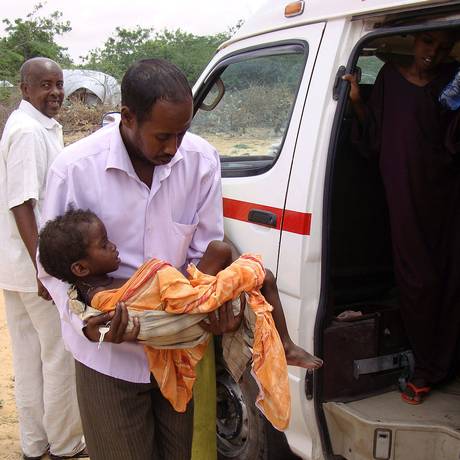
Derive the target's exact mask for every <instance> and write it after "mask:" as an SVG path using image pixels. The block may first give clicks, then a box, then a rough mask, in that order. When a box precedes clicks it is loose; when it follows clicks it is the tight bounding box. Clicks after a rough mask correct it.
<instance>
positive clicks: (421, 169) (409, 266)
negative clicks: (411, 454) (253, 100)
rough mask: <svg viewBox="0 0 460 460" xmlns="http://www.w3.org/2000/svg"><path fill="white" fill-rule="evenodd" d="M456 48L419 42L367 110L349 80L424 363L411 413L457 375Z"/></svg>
mask: <svg viewBox="0 0 460 460" xmlns="http://www.w3.org/2000/svg"><path fill="white" fill-rule="evenodd" d="M453 45H454V38H453V34H452V32H449V31H426V32H422V33H420V34H417V35H416V36H415V41H414V56H413V60H412V62H411V63H410V64H409V65H408V66H400V65H397V64H394V63H387V64H385V65H384V66H383V68H382V69H381V71H380V73H379V75H378V77H377V79H376V82H375V85H374V88H373V91H372V94H371V97H370V100H369V102H368V103H367V104H364V103H363V101H362V100H361V97H360V92H359V86H358V82H357V80H356V77H355V76H354V75H346V76H345V77H344V79H345V80H347V81H349V82H350V84H351V89H350V99H351V102H352V105H353V108H354V110H355V113H356V115H357V118H358V121H359V126H357V130H356V131H359V133H356V134H357V139H358V142H359V144H360V148H361V150H362V151H363V152H365V154H367V155H368V156H374V157H375V158H377V160H378V162H379V168H380V173H381V175H382V179H383V183H384V187H385V193H386V198H387V202H388V208H389V215H390V226H391V238H392V246H393V257H394V266H395V275H396V280H397V284H398V287H399V291H400V305H401V312H402V316H403V320H404V324H405V328H406V331H407V334H408V337H409V340H410V343H411V346H412V349H413V351H414V355H415V372H414V375H413V377H412V379H411V381H410V382H409V383H408V385H407V388H406V390H405V391H404V393H403V394H402V397H403V399H404V400H405V401H406V402H408V403H411V404H418V403H420V402H421V401H422V399H423V397H424V396H425V395H426V394H428V392H429V391H430V388H431V385H433V384H435V383H438V382H440V381H442V380H444V379H445V378H446V377H447V376H448V375H449V372H450V371H451V369H452V367H453V363H454V355H455V350H456V344H457V340H458V337H459V331H460V180H459V179H460V164H459V162H458V161H459V160H458V159H457V158H456V155H458V152H459V151H460V143H459V141H460V135H459V134H460V131H459V129H460V120H459V117H460V115H459V113H458V112H452V111H448V110H445V109H443V108H442V107H441V104H440V103H439V102H438V97H439V94H440V93H441V91H442V89H443V88H444V87H445V86H446V84H447V83H448V82H449V81H450V80H451V79H452V78H453V76H454V74H455V72H456V70H457V68H458V63H451V64H446V63H444V61H445V60H446V58H447V56H448V55H449V53H450V51H451V50H452V47H453Z"/></svg>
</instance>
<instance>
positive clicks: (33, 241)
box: [11, 200, 51, 300]
mask: <svg viewBox="0 0 460 460" xmlns="http://www.w3.org/2000/svg"><path fill="white" fill-rule="evenodd" d="M11 212H12V213H13V216H14V219H15V221H16V225H17V227H18V231H19V235H20V236H21V238H22V241H23V242H24V245H25V247H26V249H27V252H28V253H29V256H30V259H31V260H32V263H33V264H34V267H35V270H37V261H36V256H37V245H38V229H37V221H36V220H35V214H34V207H33V200H27V201H26V202H24V203H22V204H20V205H18V206H14V207H13V208H11ZM37 289H38V295H39V296H40V297H43V298H44V299H45V300H51V296H50V295H49V293H48V291H47V290H46V288H45V287H44V286H43V284H42V283H41V281H40V280H39V279H38V278H37Z"/></svg>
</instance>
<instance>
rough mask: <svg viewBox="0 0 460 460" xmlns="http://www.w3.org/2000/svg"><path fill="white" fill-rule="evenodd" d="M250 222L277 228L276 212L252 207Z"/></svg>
mask: <svg viewBox="0 0 460 460" xmlns="http://www.w3.org/2000/svg"><path fill="white" fill-rule="evenodd" d="M248 222H254V223H255V224H261V225H267V226H269V227H274V228H276V214H274V213H273V212H270V211H264V210H262V209H251V210H250V211H249V213H248Z"/></svg>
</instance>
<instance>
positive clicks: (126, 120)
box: [120, 105, 136, 128]
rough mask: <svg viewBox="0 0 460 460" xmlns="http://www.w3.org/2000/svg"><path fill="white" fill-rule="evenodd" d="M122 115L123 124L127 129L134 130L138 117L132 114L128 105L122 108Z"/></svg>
mask: <svg viewBox="0 0 460 460" xmlns="http://www.w3.org/2000/svg"><path fill="white" fill-rule="evenodd" d="M120 113H121V123H122V124H123V125H124V126H126V127H127V128H132V127H133V126H134V123H135V121H136V115H135V114H134V113H133V112H131V110H130V109H129V107H127V106H126V105H123V106H122V107H121V111H120Z"/></svg>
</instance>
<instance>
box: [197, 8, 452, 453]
mask: <svg viewBox="0 0 460 460" xmlns="http://www.w3.org/2000/svg"><path fill="white" fill-rule="evenodd" d="M456 27H459V28H460V1H428V0H425V1H423V0H418V1H409V0H305V1H294V2H290V1H289V0H269V1H268V2H267V3H266V4H265V5H263V6H262V7H261V8H260V9H259V10H258V11H257V12H256V13H255V14H254V15H253V16H252V17H251V18H250V19H249V20H248V21H247V22H246V23H244V25H243V26H242V27H241V28H240V29H239V30H238V31H237V33H236V35H235V36H234V37H232V38H231V39H230V40H229V41H227V42H226V43H224V44H223V45H222V46H221V47H220V49H219V50H218V52H217V53H216V54H215V56H214V57H213V59H212V60H211V61H210V63H209V64H208V66H207V67H206V69H205V70H204V72H203V74H202V75H201V77H200V78H199V79H198V81H197V83H196V85H195V86H194V100H195V110H196V114H195V117H194V122H193V125H192V128H191V131H192V132H194V133H197V134H200V135H201V136H203V137H204V138H206V139H208V140H209V141H210V142H211V143H212V144H214V145H215V146H216V148H217V149H218V150H219V153H220V158H221V166H222V184H223V196H224V216H225V232H226V235H227V236H228V238H229V239H230V240H232V241H233V243H234V244H235V246H236V247H237V248H238V250H239V251H240V252H255V253H258V254H261V255H262V257H263V260H264V264H265V265H266V266H267V267H268V268H270V269H271V270H272V271H273V272H274V273H275V274H276V276H277V283H278V287H279V290H280V295H281V300H282V303H283V308H284V312H285V315H286V319H287V324H288V328H289V331H290V334H291V336H292V338H293V340H294V341H295V342H296V343H298V344H299V345H300V346H302V347H304V348H305V349H307V350H309V351H311V352H313V353H315V354H316V355H317V356H319V357H321V358H323V359H324V362H325V365H324V367H323V369H321V370H319V371H315V372H314V373H307V372H306V371H305V370H303V369H300V368H295V367H289V380H290V389H291V398H292V417H291V421H290V425H289V428H288V429H287V430H286V432H284V433H280V432H277V431H276V430H274V429H273V428H272V427H271V426H270V425H269V424H268V423H267V422H266V421H265V420H264V418H263V417H262V416H261V415H260V414H259V413H258V411H257V410H256V409H255V407H254V398H255V395H256V394H257V388H256V387H255V386H254V382H253V381H252V379H251V377H250V374H249V372H248V373H247V374H245V375H244V376H243V379H242V380H241V381H240V382H238V383H235V382H233V381H232V379H231V378H230V377H229V376H228V375H227V374H226V372H225V370H224V369H223V368H222V369H220V371H219V376H218V407H217V431H218V449H219V458H221V459H247V460H257V459H275V458H276V459H289V458H302V459H315V460H316V459H318V460H319V459H336V460H338V459H347V460H369V459H378V460H458V459H460V387H456V386H455V383H453V384H451V385H447V386H446V387H445V388H439V389H435V390H434V391H432V393H431V394H430V397H429V398H427V399H426V401H425V402H424V403H423V404H421V405H419V406H411V405H408V404H405V403H404V402H402V401H401V397H400V394H399V391H398V387H399V386H402V385H404V382H405V381H406V378H407V376H408V375H409V374H410V371H411V367H412V366H413V355H412V351H411V349H410V346H409V344H408V341H407V337H406V335H405V333H404V328H403V325H402V322H401V315H400V311H399V304H398V292H397V288H396V285H395V280H394V271H393V263H392V251H391V241H390V233H389V222H388V210H387V204H386V201H385V198H384V192H383V187H382V182H381V178H380V176H379V172H378V169H377V168H376V167H375V165H373V164H371V163H370V162H369V161H367V160H365V159H364V158H363V157H362V156H361V155H360V154H359V153H358V152H357V149H356V147H355V145H354V144H353V142H352V141H351V139H350V137H351V134H350V132H351V128H352V124H353V118H354V115H353V111H352V110H351V107H350V104H349V98H348V92H349V84H348V83H347V82H346V81H344V80H343V79H342V76H343V75H344V74H345V73H350V72H357V73H359V74H360V86H361V93H362V94H363V96H364V97H366V95H368V94H369V92H370V91H371V90H372V86H373V84H374V82H375V78H376V76H377V74H378V71H379V69H380V68H381V67H382V66H383V64H384V63H385V62H387V61H388V60H391V59H395V60H397V59H399V60H404V59H408V58H410V53H411V46H412V42H413V36H414V34H415V33H417V32H420V31H423V30H434V29H443V28H456ZM455 58H457V59H458V58H460V49H459V48H458V47H455V48H454V50H453V52H452V59H455Z"/></svg>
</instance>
